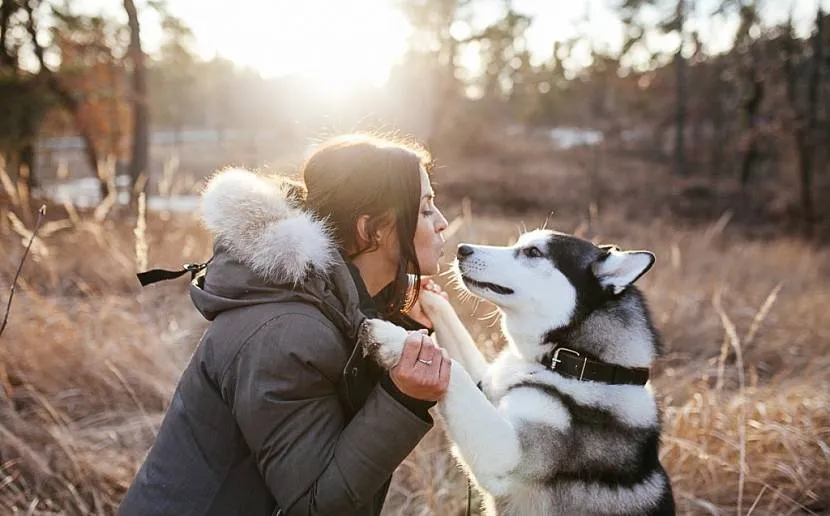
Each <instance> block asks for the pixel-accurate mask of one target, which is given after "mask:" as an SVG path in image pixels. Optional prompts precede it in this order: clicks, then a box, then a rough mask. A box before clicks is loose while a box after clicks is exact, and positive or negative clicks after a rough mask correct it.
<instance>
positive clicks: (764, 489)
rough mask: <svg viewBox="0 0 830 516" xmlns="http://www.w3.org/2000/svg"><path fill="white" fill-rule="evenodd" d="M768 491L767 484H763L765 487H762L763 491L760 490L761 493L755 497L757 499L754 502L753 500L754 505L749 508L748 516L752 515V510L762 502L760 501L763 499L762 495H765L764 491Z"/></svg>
mask: <svg viewBox="0 0 830 516" xmlns="http://www.w3.org/2000/svg"><path fill="white" fill-rule="evenodd" d="M766 491H767V486H763V487H762V488H761V492H760V493H758V496H756V497H755V501H754V502H752V506H751V507H750V508H749V510H748V511H746V516H751V515H752V511H754V510H755V508H756V507H757V506H758V502H760V501H761V497H762V496H764V493H765V492H766Z"/></svg>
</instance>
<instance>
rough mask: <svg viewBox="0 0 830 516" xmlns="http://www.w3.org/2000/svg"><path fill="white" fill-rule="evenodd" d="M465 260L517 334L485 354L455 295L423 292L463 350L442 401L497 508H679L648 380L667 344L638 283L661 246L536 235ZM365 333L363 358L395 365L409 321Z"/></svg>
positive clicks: (479, 249) (430, 310)
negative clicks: (663, 459)
mask: <svg viewBox="0 0 830 516" xmlns="http://www.w3.org/2000/svg"><path fill="white" fill-rule="evenodd" d="M457 258H458V259H457V262H456V265H455V266H456V268H457V273H458V275H459V276H460V279H461V281H462V282H463V284H464V286H465V287H466V288H467V289H468V290H469V291H470V292H471V293H473V294H475V295H477V296H479V297H481V298H484V299H486V300H489V301H491V302H492V303H494V304H495V305H496V306H497V307H498V309H499V311H500V312H501V315H502V317H501V322H502V330H503V332H504V335H505V337H506V339H507V342H508V346H507V347H506V348H505V350H504V351H502V353H501V354H500V355H499V356H498V357H497V358H496V360H495V361H494V362H493V363H488V362H487V361H486V360H485V358H484V356H483V355H482V354H481V352H479V350H478V349H477V347H476V345H475V343H474V341H473V339H472V338H471V337H470V335H469V333H468V332H467V330H466V329H465V328H464V326H463V325H462V323H461V321H460V320H459V319H458V317H457V316H456V315H455V312H454V311H453V309H452V307H451V305H450V304H449V302H447V301H446V300H444V299H443V298H441V297H440V296H438V295H436V294H433V293H430V292H423V293H422V296H423V297H422V305H423V307H424V309H425V311H426V313H427V315H428V316H430V318H431V319H432V321H433V323H434V325H435V335H436V339H437V341H438V343H439V345H441V346H443V347H444V348H446V349H447V351H448V352H449V353H450V355H451V357H452V358H453V369H452V373H451V375H450V385H449V388H448V390H447V393H446V395H445V396H444V398H443V399H442V400H441V401H440V402H439V403H438V410H439V411H440V414H441V416H442V418H443V420H444V422H445V425H446V429H447V432H448V434H449V437H450V439H451V440H452V441H453V443H454V447H453V453H454V455H455V456H456V457H457V458H458V460H459V461H460V462H461V463H462V464H463V466H464V467H465V469H466V470H467V472H468V474H469V476H470V478H471V479H472V480H473V482H474V483H475V484H476V485H477V487H478V488H479V489H480V491H482V493H483V495H484V500H485V507H486V510H487V511H488V513H490V514H499V515H502V516H503V515H554V514H562V515H581V514H585V515H611V514H613V515H663V514H674V513H675V508H674V499H673V496H672V490H671V484H670V482H669V477H668V475H667V474H666V471H665V470H664V469H663V467H662V465H661V464H660V461H659V459H658V447H659V440H660V412H659V410H658V406H657V403H656V402H655V399H654V395H653V394H652V392H651V389H650V387H651V386H650V385H648V386H647V385H646V383H647V381H648V371H649V369H648V368H649V367H650V366H651V363H652V361H653V360H654V358H655V356H656V355H657V354H658V353H659V352H660V341H659V337H658V334H657V332H656V331H655V329H654V327H653V325H652V323H651V319H650V315H649V312H648V308H647V306H646V302H645V300H644V298H643V296H642V294H641V293H640V291H639V290H638V289H637V288H636V287H635V286H633V285H632V284H633V283H634V282H635V281H636V280H637V279H638V278H639V277H640V276H642V275H643V274H645V273H646V272H647V271H648V270H649V269H650V268H651V266H652V265H653V263H654V255H653V254H651V253H650V252H647V251H620V250H619V249H618V248H616V247H612V246H602V247H598V246H596V245H594V244H593V243H591V242H589V241H587V240H583V239H580V238H577V237H574V236H571V235H567V234H563V233H558V232H553V231H544V230H538V231H533V232H529V233H526V234H524V235H522V236H521V238H520V239H519V240H518V242H517V243H516V244H515V245H512V246H509V247H494V246H475V245H460V246H459V247H458V257H457ZM362 333H363V335H362V338H361V341H362V343H363V346H364V350H365V351H366V352H367V353H369V354H371V355H373V356H374V357H375V359H376V360H378V362H380V363H381V365H383V366H385V367H392V366H394V365H395V364H396V363H397V361H398V359H399V357H400V353H401V350H402V347H403V342H404V340H405V338H406V332H405V331H404V330H403V329H401V328H399V327H397V326H394V325H391V324H389V323H386V322H383V321H379V320H375V319H372V320H369V321H367V323H366V324H364V326H363V328H362ZM460 366H463V367H460Z"/></svg>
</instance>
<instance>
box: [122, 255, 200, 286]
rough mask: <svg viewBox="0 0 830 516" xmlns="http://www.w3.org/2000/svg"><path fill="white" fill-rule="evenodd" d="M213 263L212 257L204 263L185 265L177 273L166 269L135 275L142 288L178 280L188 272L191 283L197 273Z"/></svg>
mask: <svg viewBox="0 0 830 516" xmlns="http://www.w3.org/2000/svg"><path fill="white" fill-rule="evenodd" d="M212 261H213V257H211V258H210V260H208V261H206V262H205V263H186V264H184V265H183V266H182V267H183V268H182V269H181V270H177V271H170V270H166V269H151V270H149V271H144V272H139V273H138V274H136V277H137V278H138V281H139V283H141V286H142V287H146V286H147V285H151V284H153V283H158V282H159V281H166V280H171V279H176V278H179V277H181V276H183V275H185V274H187V273H188V272H189V273H190V280H191V281H193V280H194V279H196V275H197V274H199V272H201V271H203V270H204V269H205V267H207V266H208V264H209V263H210V262H212Z"/></svg>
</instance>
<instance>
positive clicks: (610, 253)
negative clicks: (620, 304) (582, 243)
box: [591, 246, 655, 294]
mask: <svg viewBox="0 0 830 516" xmlns="http://www.w3.org/2000/svg"><path fill="white" fill-rule="evenodd" d="M601 249H603V251H605V252H604V253H602V255H600V257H599V258H597V260H596V261H595V262H594V263H592V264H591V271H592V272H593V273H594V276H596V278H597V279H598V280H599V283H600V285H602V286H603V287H605V288H611V289H612V290H613V291H614V294H619V293H620V292H622V291H623V290H625V288H626V287H628V286H629V285H631V284H632V283H634V282H635V281H637V280H638V279H639V278H640V276H642V275H643V274H645V273H646V272H648V270H649V269H651V266H652V265H654V260H655V257H654V254H652V253H650V252H649V251H620V250H619V248H617V247H616V246H602V247H601Z"/></svg>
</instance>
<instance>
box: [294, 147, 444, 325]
mask: <svg viewBox="0 0 830 516" xmlns="http://www.w3.org/2000/svg"><path fill="white" fill-rule="evenodd" d="M422 168H423V169H425V170H426V172H427V173H428V174H429V173H430V172H431V169H432V157H431V156H430V154H429V152H428V151H427V150H426V149H425V148H423V147H422V146H420V145H418V144H415V143H412V142H409V141H403V140H397V139H392V138H387V137H380V136H374V135H369V134H362V133H358V134H350V135H345V136H339V137H336V138H333V139H331V140H328V141H326V142H325V143H323V144H322V145H320V146H319V147H318V148H317V149H316V150H315V151H314V152H313V153H312V154H311V156H309V158H308V159H307V160H306V162H305V164H304V165H303V167H302V179H303V182H304V183H305V188H306V191H307V193H306V199H305V205H306V207H307V208H309V209H310V210H312V211H313V212H315V213H316V214H317V215H318V216H319V217H321V218H325V219H326V220H327V222H328V225H329V227H330V229H331V231H332V234H333V236H334V237H335V239H336V240H337V243H338V245H339V246H340V248H341V249H343V250H347V251H348V252H349V258H350V259H351V258H354V257H355V256H358V255H360V254H362V253H365V252H369V251H373V250H375V249H377V247H378V245H379V244H378V242H376V241H375V240H374V236H375V234H376V233H377V230H378V228H380V227H382V226H384V225H387V224H389V223H390V222H393V220H394V222H395V227H396V230H397V237H398V242H399V246H400V253H399V254H400V262H399V263H398V270H397V273H396V275H395V280H394V281H393V285H391V287H390V288H391V294H390V295H389V296H388V297H387V299H388V303H387V305H386V306H385V307H384V312H385V313H384V315H387V316H388V315H392V314H395V313H397V312H400V311H402V310H407V309H409V308H410V307H411V306H412V304H413V303H414V302H415V300H416V299H417V296H418V286H419V285H420V279H421V270H420V267H419V266H418V257H417V254H416V251H415V245H414V243H413V240H414V238H415V229H416V227H417V225H418V213H419V209H420V204H421V172H420V171H421V169H422ZM364 215H368V220H367V225H366V226H367V227H366V230H367V234H368V235H369V238H370V239H372V240H371V241H370V242H369V243H368V244H365V245H361V241H360V238H359V237H358V233H357V223H358V220H359V219H360V217H362V216H364ZM408 273H411V274H414V275H415V279H416V282H415V288H414V289H411V290H410V286H409V278H408V276H407V274H408ZM409 294H414V295H409Z"/></svg>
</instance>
